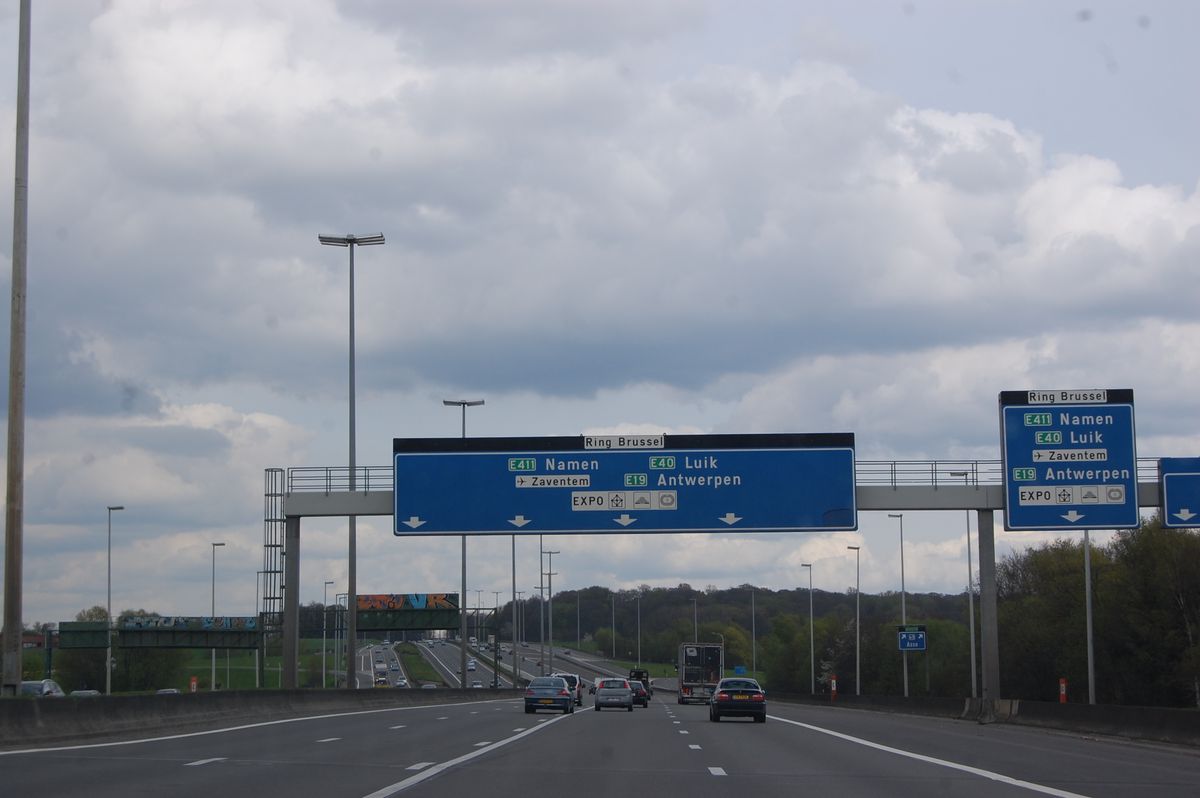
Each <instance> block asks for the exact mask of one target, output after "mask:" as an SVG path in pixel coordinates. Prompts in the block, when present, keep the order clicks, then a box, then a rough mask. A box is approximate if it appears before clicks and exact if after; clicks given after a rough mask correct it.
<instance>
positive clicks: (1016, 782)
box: [771, 715, 1088, 798]
mask: <svg viewBox="0 0 1200 798" xmlns="http://www.w3.org/2000/svg"><path fill="white" fill-rule="evenodd" d="M771 719H772V720H776V721H779V722H781V723H790V724H792V725H793V726H799V727H800V728H802V729H808V730H810V731H815V732H820V733H821V734H828V735H829V736H830V737H837V738H838V739H839V740H846V741H847V742H851V743H857V744H858V745H865V746H866V747H867V748H874V749H875V750H876V751H886V752H888V753H889V754H896V755H897V756H904V757H908V758H909V759H915V760H917V761H918V762H927V763H929V764H931V765H940V766H941V767H944V768H950V769H951V770H960V771H962V772H963V773H971V774H973V775H975V776H982V777H983V778H985V779H991V780H992V781H998V782H1000V783H1001V784H1011V785H1013V786H1014V787H1023V788H1025V789H1027V790H1033V791H1034V792H1040V793H1042V794H1043V795H1053V796H1056V798H1088V797H1087V796H1086V795H1081V794H1080V793H1077V792H1069V791H1067V790H1060V789H1058V788H1057V787H1047V786H1046V785H1044V784H1035V783H1033V782H1032V781H1023V780H1022V779H1014V778H1013V777H1012V776H1005V775H1003V774H1001V773H994V772H993V771H990V770H983V769H982V768H973V767H971V766H970V765H963V764H959V763H958V762H951V761H949V760H947V759H938V758H937V757H932V756H925V755H924V754H917V753H914V752H912V751H905V750H903V749H901V748H892V747H891V746H890V745H882V744H881V743H873V742H871V741H870V740H864V739H862V738H861V737H852V736H851V735H849V734H843V733H842V732H836V731H834V730H832V729H823V728H821V727H820V726H813V725H811V724H808V723H801V722H800V721H798V720H788V719H787V718H778V717H776V716H774V715H772V716H771Z"/></svg>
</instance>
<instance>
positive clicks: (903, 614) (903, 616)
mask: <svg viewBox="0 0 1200 798" xmlns="http://www.w3.org/2000/svg"><path fill="white" fill-rule="evenodd" d="M888 518H898V519H900V625H901V626H907V625H908V611H907V610H906V609H905V607H904V593H905V590H904V513H888ZM900 656H901V658H902V661H903V663H904V697H905V698H908V652H907V651H901V652H900Z"/></svg>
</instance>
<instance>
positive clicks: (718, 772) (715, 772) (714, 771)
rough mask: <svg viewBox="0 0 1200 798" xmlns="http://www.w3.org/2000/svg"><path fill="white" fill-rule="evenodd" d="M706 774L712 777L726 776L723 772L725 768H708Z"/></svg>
mask: <svg viewBox="0 0 1200 798" xmlns="http://www.w3.org/2000/svg"><path fill="white" fill-rule="evenodd" d="M708 772H709V773H711V774H713V775H714V776H725V775H728V774H727V773H726V772H725V768H709V769H708Z"/></svg>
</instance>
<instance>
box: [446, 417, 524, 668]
mask: <svg viewBox="0 0 1200 798" xmlns="http://www.w3.org/2000/svg"><path fill="white" fill-rule="evenodd" d="M442 404H444V405H445V406H446V407H461V408H462V437H463V439H464V440H465V439H466V437H467V408H468V407H479V406H480V405H482V404H483V400H482V399H443V400H442ZM514 568H515V564H514ZM458 603H459V613H458V614H459V621H458V641H459V653H460V657H459V664H458V667H459V671H458V673H459V675H460V676H461V677H462V678H463V679H466V677H467V613H466V610H467V536H466V535H463V536H462V597H461V598H460V599H459V601H458Z"/></svg>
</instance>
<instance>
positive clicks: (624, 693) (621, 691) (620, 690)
mask: <svg viewBox="0 0 1200 798" xmlns="http://www.w3.org/2000/svg"><path fill="white" fill-rule="evenodd" d="M588 692H589V693H591V694H592V695H594V696H595V697H596V698H595V699H594V700H593V702H592V706H593V707H594V708H595V710H596V711H597V712H599V711H600V710H601V709H602V708H603V707H617V708H618V709H620V708H621V707H624V708H625V709H627V710H629V711H630V712H633V688H632V687H630V686H629V680H628V679H622V678H620V677H616V678H603V679H597V680H596V684H595V685H594V686H593V687H592V688H591V689H590V690H588Z"/></svg>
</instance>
